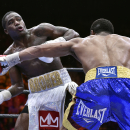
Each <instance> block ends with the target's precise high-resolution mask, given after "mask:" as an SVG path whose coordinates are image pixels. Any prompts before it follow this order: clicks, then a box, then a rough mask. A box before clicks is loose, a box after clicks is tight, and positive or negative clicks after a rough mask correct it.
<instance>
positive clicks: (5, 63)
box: [0, 52, 21, 76]
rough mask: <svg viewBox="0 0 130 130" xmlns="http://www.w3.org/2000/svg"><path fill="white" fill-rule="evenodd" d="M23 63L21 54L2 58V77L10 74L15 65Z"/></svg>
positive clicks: (0, 67) (0, 64) (0, 71)
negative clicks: (9, 71)
mask: <svg viewBox="0 0 130 130" xmlns="http://www.w3.org/2000/svg"><path fill="white" fill-rule="evenodd" d="M18 63H21V62H20V58H19V52H16V53H14V54H11V55H1V56H0V76H1V75H4V74H6V73H7V72H8V70H9V69H10V68H11V67H13V66H14V65H16V64H18Z"/></svg>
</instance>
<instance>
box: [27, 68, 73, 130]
mask: <svg viewBox="0 0 130 130" xmlns="http://www.w3.org/2000/svg"><path fill="white" fill-rule="evenodd" d="M68 82H71V78H70V76H69V74H68V72H67V70H66V69H65V68H63V69H60V70H56V71H52V72H50V73H46V74H44V75H40V76H37V77H34V78H31V79H29V80H28V86H29V90H30V94H29V95H28V100H27V104H28V108H29V130H59V129H60V127H61V126H62V120H63V116H64V102H65V97H66V87H67V85H66V84H67V83H68Z"/></svg>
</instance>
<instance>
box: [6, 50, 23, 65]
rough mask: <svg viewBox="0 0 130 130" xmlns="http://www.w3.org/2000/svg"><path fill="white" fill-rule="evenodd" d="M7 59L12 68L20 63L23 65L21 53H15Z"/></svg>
mask: <svg viewBox="0 0 130 130" xmlns="http://www.w3.org/2000/svg"><path fill="white" fill-rule="evenodd" d="M5 58H6V61H7V63H8V65H9V67H12V66H14V65H16V64H18V63H21V62H20V58H19V52H16V53H13V54H11V55H7V56H6V57H5Z"/></svg>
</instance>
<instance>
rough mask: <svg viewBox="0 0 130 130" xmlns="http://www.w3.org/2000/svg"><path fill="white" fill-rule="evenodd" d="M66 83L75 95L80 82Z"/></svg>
mask: <svg viewBox="0 0 130 130" xmlns="http://www.w3.org/2000/svg"><path fill="white" fill-rule="evenodd" d="M66 85H67V88H66V89H67V90H68V91H69V93H70V94H71V95H74V94H75V93H76V89H77V87H78V84H76V83H75V82H73V81H71V82H69V83H66Z"/></svg>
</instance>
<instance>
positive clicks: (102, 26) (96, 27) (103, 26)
mask: <svg viewBox="0 0 130 130" xmlns="http://www.w3.org/2000/svg"><path fill="white" fill-rule="evenodd" d="M90 31H91V34H92V35H93V34H98V33H100V32H107V33H109V34H113V33H114V27H113V25H112V23H111V22H110V21H109V20H107V19H103V18H101V19H97V20H96V21H94V22H93V23H92V25H91V28H90Z"/></svg>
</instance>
